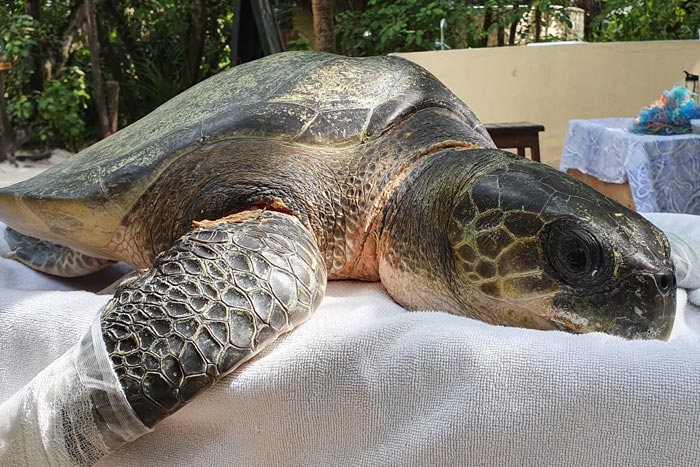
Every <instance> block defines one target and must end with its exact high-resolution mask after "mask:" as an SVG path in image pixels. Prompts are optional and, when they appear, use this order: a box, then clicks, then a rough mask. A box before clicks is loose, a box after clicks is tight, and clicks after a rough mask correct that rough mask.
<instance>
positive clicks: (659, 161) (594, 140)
mask: <svg viewBox="0 0 700 467" xmlns="http://www.w3.org/2000/svg"><path fill="white" fill-rule="evenodd" d="M633 122H634V119H632V118H601V119H596V120H571V121H569V129H568V130H567V133H566V143H565V144H564V151H563V153H562V157H561V167H560V168H561V170H563V171H566V170H567V169H577V170H579V171H581V172H583V173H585V174H587V175H590V176H592V177H595V178H597V179H598V180H601V181H604V182H609V183H625V182H629V184H630V189H631V190H632V197H633V198H634V204H635V207H636V209H637V211H639V212H680V213H686V214H700V135H692V134H688V135H673V136H655V135H638V134H635V133H630V132H629V131H628V130H627V129H628V128H630V127H631V126H632V123H633Z"/></svg>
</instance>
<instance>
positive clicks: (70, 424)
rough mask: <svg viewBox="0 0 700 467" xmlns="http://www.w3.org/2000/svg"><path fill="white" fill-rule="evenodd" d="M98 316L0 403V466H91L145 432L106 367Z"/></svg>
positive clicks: (108, 368) (112, 372) (111, 372)
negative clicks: (80, 336) (80, 335)
mask: <svg viewBox="0 0 700 467" xmlns="http://www.w3.org/2000/svg"><path fill="white" fill-rule="evenodd" d="M100 315H101V313H100ZM100 315H98V319H97V320H95V322H94V323H93V324H92V326H91V327H90V329H89V330H88V333H87V334H86V335H85V336H84V337H83V339H82V340H81V341H80V342H78V343H77V344H76V345H74V346H73V347H71V348H70V349H69V350H68V351H67V352H66V353H64V354H63V355H62V356H61V357H59V358H58V359H56V360H55V361H54V362H53V363H52V364H51V365H49V366H48V367H46V368H45V369H44V370H43V371H41V372H40V373H39V374H37V375H36V376H35V377H34V379H32V380H31V381H30V382H29V383H28V384H27V385H25V386H24V387H23V388H22V389H21V390H19V391H18V392H17V393H15V394H14V395H13V396H12V397H11V398H10V399H8V400H6V401H5V402H4V403H3V404H2V405H0V465H3V466H5V465H7V466H10V465H11V466H16V467H19V466H39V465H45V466H76V465H77V466H83V465H92V464H94V463H95V462H97V461H98V460H99V459H100V458H102V457H104V456H105V455H107V454H108V453H110V452H112V451H114V450H115V449H116V448H117V447H119V446H121V445H122V444H124V443H128V442H130V441H133V440H134V439H136V438H138V437H140V436H142V435H143V434H145V433H147V432H149V431H151V430H150V429H149V428H148V427H146V426H145V425H143V423H141V421H140V419H139V418H138V417H137V415H136V414H135V413H134V411H133V410H132V408H131V406H130V405H129V403H128V402H127V400H126V397H125V396H124V392H123V391H122V388H121V385H120V384H119V381H118V379H117V376H116V374H115V373H114V371H113V370H112V366H111V363H110V360H109V356H108V354H107V349H106V348H105V345H104V341H103V339H102V333H101V330H100V320H99V316H100Z"/></svg>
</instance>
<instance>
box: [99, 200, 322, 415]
mask: <svg viewBox="0 0 700 467" xmlns="http://www.w3.org/2000/svg"><path fill="white" fill-rule="evenodd" d="M233 222H234V223H231V222H220V223H211V224H209V225H208V226H206V227H203V228H199V229H197V230H194V231H192V232H190V233H189V234H187V235H185V236H184V237H182V238H181V239H180V240H179V241H178V242H177V243H175V245H173V247H172V248H171V249H170V250H168V251H166V252H164V253H162V254H161V255H159V256H158V257H157V258H156V260H155V263H154V264H153V267H152V268H151V269H150V270H149V271H148V272H147V273H145V274H143V275H141V276H139V277H136V278H134V279H133V280H130V281H128V282H126V283H125V284H123V285H122V286H120V287H119V288H118V289H117V292H116V294H115V296H114V298H113V299H112V301H111V302H110V303H109V304H108V305H107V307H106V309H105V311H104V313H103V315H102V318H101V323H102V335H103V338H104V341H105V344H106V348H107V352H108V353H109V358H110V360H111V363H112V367H113V368H114V371H115V372H116V374H117V377H118V379H119V382H120V384H121V386H122V388H123V390H124V394H125V395H126V399H127V401H128V402H129V404H130V405H131V407H132V408H133V409H134V411H135V412H136V414H137V415H138V417H139V418H140V419H141V421H142V422H143V423H144V424H145V425H147V426H149V427H152V426H153V425H154V424H156V423H157V422H159V421H160V420H162V419H163V418H165V417H167V416H168V415H170V414H172V413H173V412H175V411H176V410H178V409H180V408H181V407H183V406H184V405H185V404H186V403H187V402H189V401H191V400H192V399H193V398H194V397H195V396H197V394H199V393H200V392H201V391H203V390H205V389H207V388H208V387H210V386H212V385H213V384H214V383H215V382H216V381H218V380H219V379H221V378H222V377H223V376H224V375H226V374H228V373H230V372H231V371H232V370H233V369H235V368H236V367H237V366H238V365H240V364H241V363H242V362H244V361H246V360H248V359H249V358H250V357H252V356H253V355H255V354H256V353H257V352H258V351H259V350H260V349H261V348H262V347H263V346H265V345H266V344H267V343H269V342H271V341H272V340H273V339H275V338H276V337H277V336H279V335H280V334H282V333H285V332H288V331H290V330H291V329H293V328H294V327H295V326H297V325H298V324H300V323H301V322H303V321H305V320H306V319H307V318H308V317H309V316H310V315H311V313H312V312H313V311H314V310H315V309H316V308H317V307H318V305H319V303H320V301H321V299H322V297H323V294H324V292H325V285H326V269H325V265H324V262H323V258H322V256H321V253H320V252H319V250H318V247H317V246H316V242H315V240H314V238H313V236H312V235H311V233H310V232H309V231H308V230H307V229H306V228H304V226H303V225H302V224H301V222H299V220H297V219H296V218H295V217H292V216H289V215H286V214H280V213H276V212H262V211H254V212H249V213H248V212H247V213H241V214H240V215H238V216H234V217H233Z"/></svg>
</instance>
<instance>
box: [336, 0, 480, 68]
mask: <svg viewBox="0 0 700 467" xmlns="http://www.w3.org/2000/svg"><path fill="white" fill-rule="evenodd" d="M468 15H469V8H468V7H467V6H466V5H465V4H463V3H457V2H452V1H450V0H434V1H430V2H425V1H421V0H400V1H395V2H383V1H378V0H369V1H368V2H367V8H366V9H365V11H364V12H359V11H354V10H349V11H345V12H342V13H340V14H339V15H338V17H337V21H338V23H337V26H336V37H337V42H338V49H339V50H340V51H341V52H342V53H345V54H348V55H380V54H386V53H391V52H409V51H415V50H429V49H432V48H434V47H435V43H436V42H439V41H440V20H442V19H443V18H445V19H446V20H447V22H448V24H449V25H450V27H449V28H448V29H447V32H448V35H447V37H446V39H445V42H447V43H449V44H451V46H452V47H460V46H466V45H469V44H467V43H466V37H467V36H468V34H467V33H466V29H467V24H468V23H467V22H466V21H464V18H465V17H466V16H468Z"/></svg>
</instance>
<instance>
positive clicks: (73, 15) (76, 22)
mask: <svg viewBox="0 0 700 467" xmlns="http://www.w3.org/2000/svg"><path fill="white" fill-rule="evenodd" d="M83 23H85V2H84V1H83V0H78V1H76V2H75V3H74V4H73V7H72V8H71V11H70V13H69V14H68V18H67V19H66V20H65V21H64V23H63V25H62V27H61V31H63V32H62V33H61V42H60V46H53V47H49V53H47V54H46V55H47V56H46V61H45V62H44V70H45V73H46V79H47V80H52V79H54V78H55V77H56V76H58V75H60V74H61V71H63V68H64V67H65V66H66V63H67V62H68V58H69V57H70V51H71V46H72V45H73V38H74V37H75V34H76V32H78V30H79V29H80V27H81V26H82V25H83Z"/></svg>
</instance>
